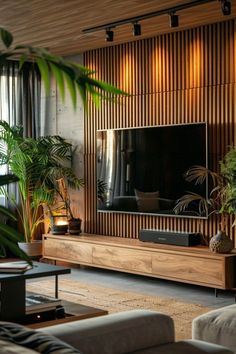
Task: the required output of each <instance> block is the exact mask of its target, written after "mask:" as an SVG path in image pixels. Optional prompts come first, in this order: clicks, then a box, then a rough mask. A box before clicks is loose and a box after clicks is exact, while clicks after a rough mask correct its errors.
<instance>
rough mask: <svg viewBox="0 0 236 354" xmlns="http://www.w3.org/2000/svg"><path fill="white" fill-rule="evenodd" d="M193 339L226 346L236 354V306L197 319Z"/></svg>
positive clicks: (193, 329) (208, 313) (194, 322)
mask: <svg viewBox="0 0 236 354" xmlns="http://www.w3.org/2000/svg"><path fill="white" fill-rule="evenodd" d="M192 337H193V338H194V339H198V340H203V341H207V342H210V343H215V344H220V345H226V346H227V347H228V348H230V349H231V350H232V351H233V352H234V353H235V354H236V304H233V305H229V306H225V307H222V308H219V309H216V310H212V311H209V312H207V313H205V314H203V315H201V316H198V317H196V318H195V319H194V320H193V326H192Z"/></svg>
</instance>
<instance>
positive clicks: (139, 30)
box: [133, 22, 141, 36]
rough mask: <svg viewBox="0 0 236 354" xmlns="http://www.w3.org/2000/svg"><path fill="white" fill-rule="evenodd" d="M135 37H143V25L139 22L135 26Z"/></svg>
mask: <svg viewBox="0 0 236 354" xmlns="http://www.w3.org/2000/svg"><path fill="white" fill-rule="evenodd" d="M133 35H134V36H141V25H140V24H139V23H137V22H135V23H134V24H133Z"/></svg>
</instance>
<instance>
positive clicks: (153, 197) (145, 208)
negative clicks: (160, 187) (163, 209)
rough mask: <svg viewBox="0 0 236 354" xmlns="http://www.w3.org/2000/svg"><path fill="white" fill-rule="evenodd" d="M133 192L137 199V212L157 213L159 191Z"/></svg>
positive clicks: (158, 208)
mask: <svg viewBox="0 0 236 354" xmlns="http://www.w3.org/2000/svg"><path fill="white" fill-rule="evenodd" d="M134 191H135V196H136V199H137V205H138V211H140V212H157V211H158V210H160V201H159V196H160V193H159V191H156V192H141V191H139V190H137V189H135V190H134Z"/></svg>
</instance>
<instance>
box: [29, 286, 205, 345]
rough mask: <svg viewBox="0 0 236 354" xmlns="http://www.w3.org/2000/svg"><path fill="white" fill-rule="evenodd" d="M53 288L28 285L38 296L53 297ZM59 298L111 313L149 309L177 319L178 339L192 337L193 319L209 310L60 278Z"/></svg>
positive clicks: (200, 306) (189, 304) (170, 300)
mask: <svg viewBox="0 0 236 354" xmlns="http://www.w3.org/2000/svg"><path fill="white" fill-rule="evenodd" d="M54 289H55V282H54V280H43V281H40V280H38V281H37V282H33V283H28V284H27V290H28V291H33V292H35V293H38V294H44V295H49V296H54ZM59 298H61V299H62V300H67V301H71V302H74V303H80V304H82V305H87V306H92V307H98V308H101V309H104V310H108V312H109V313H114V312H120V311H126V310H132V309H149V310H156V311H159V312H162V313H165V314H168V315H170V316H171V317H172V318H173V319H174V323H175V332H176V339H187V338H191V324H192V320H193V318H194V317H196V316H198V315H201V314H203V313H205V312H207V311H209V310H210V309H209V308H206V307H204V306H202V305H198V304H191V303H186V302H180V301H176V300H175V299H172V298H164V297H159V296H149V295H146V294H141V293H135V292H128V291H122V290H119V289H111V288H109V287H108V288H107V287H102V286H97V285H91V284H89V283H82V282H79V281H76V280H69V279H59Z"/></svg>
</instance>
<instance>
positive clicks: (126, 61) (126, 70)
mask: <svg viewBox="0 0 236 354" xmlns="http://www.w3.org/2000/svg"><path fill="white" fill-rule="evenodd" d="M131 59H132V57H131V53H130V52H129V53H125V54H124V56H123V61H122V62H123V68H122V69H123V70H122V72H123V79H122V83H121V84H122V88H123V90H124V91H126V92H129V93H130V92H131V87H132V80H133V75H132V70H131V61H132V60H131Z"/></svg>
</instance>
